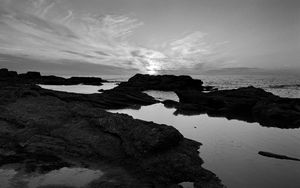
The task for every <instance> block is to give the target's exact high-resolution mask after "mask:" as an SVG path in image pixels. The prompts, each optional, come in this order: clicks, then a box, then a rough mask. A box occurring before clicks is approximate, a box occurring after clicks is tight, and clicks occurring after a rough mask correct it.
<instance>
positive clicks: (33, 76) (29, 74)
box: [19, 72, 42, 79]
mask: <svg viewBox="0 0 300 188" xmlns="http://www.w3.org/2000/svg"><path fill="white" fill-rule="evenodd" d="M41 77H42V76H41V73H39V72H27V73H24V74H19V78H21V79H40V78H41Z"/></svg>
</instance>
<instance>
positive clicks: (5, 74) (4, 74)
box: [0, 69, 18, 80]
mask: <svg viewBox="0 0 300 188" xmlns="http://www.w3.org/2000/svg"><path fill="white" fill-rule="evenodd" d="M17 76H18V74H17V72H15V71H8V69H0V80H1V79H4V80H7V79H9V78H11V79H13V78H16V77H17Z"/></svg>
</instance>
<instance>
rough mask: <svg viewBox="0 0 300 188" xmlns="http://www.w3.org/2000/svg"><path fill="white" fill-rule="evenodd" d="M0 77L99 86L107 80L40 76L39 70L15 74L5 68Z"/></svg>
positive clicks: (23, 80) (1, 70)
mask: <svg viewBox="0 0 300 188" xmlns="http://www.w3.org/2000/svg"><path fill="white" fill-rule="evenodd" d="M0 77H3V78H5V80H7V78H12V79H14V80H15V81H17V82H19V83H30V84H45V85H78V84H85V85H96V86H100V85H102V83H103V82H107V81H106V80H103V79H101V78H97V77H71V78H63V77H58V76H42V75H41V73H39V72H33V71H29V72H27V73H23V74H17V72H14V71H8V70H7V69H0Z"/></svg>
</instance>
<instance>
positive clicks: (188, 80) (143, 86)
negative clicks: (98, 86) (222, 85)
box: [115, 74, 203, 91]
mask: <svg viewBox="0 0 300 188" xmlns="http://www.w3.org/2000/svg"><path fill="white" fill-rule="evenodd" d="M202 84H203V82H202V81H201V80H196V79H193V78H192V77H190V76H174V75H156V76H155V75H147V74H136V75H135V76H133V77H131V78H130V79H129V80H128V81H127V82H123V83H120V85H119V86H118V87H116V88H115V89H131V90H138V91H146V90H160V91H176V90H188V89H194V90H199V91H202V90H203V86H202Z"/></svg>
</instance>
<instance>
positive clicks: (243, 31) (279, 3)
mask: <svg viewBox="0 0 300 188" xmlns="http://www.w3.org/2000/svg"><path fill="white" fill-rule="evenodd" d="M0 5H1V6H0V54H1V55H0V65H1V64H3V65H4V63H6V64H5V65H8V64H7V63H8V61H9V60H11V58H12V57H13V58H14V60H16V58H19V59H18V61H19V65H20V64H22V67H26V65H27V64H28V67H29V63H28V62H35V63H36V66H37V65H38V67H39V70H43V69H49V67H51V65H53V66H55V67H59V65H60V66H64V67H69V68H70V67H72V69H76V68H77V69H78V70H79V71H80V69H82V67H83V65H85V66H87V67H92V68H91V71H93V72H95V70H94V69H95V67H97V66H99V69H101V68H103V67H106V68H107V67H113V68H116V69H117V70H118V71H119V69H124V70H134V71H136V72H142V73H150V74H154V73H159V72H162V71H165V70H169V71H171V72H172V71H174V72H175V71H177V72H182V73H185V72H189V70H190V71H191V72H193V73H195V72H201V71H204V70H211V69H221V68H231V67H250V68H264V69H293V70H295V69H299V70H300V1H299V0H284V1H283V0H184V1H183V0H0ZM24 59H26V61H25V60H24ZM31 60H32V61H31ZM31 64H32V63H31ZM19 65H17V66H19ZM20 66H21V65H20ZM33 67H34V66H33ZM43 67H44V68H43ZM70 69H71V68H70ZM92 69H93V70H92ZM105 70H107V69H105ZM86 71H88V70H86ZM96 72H97V71H96Z"/></svg>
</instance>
